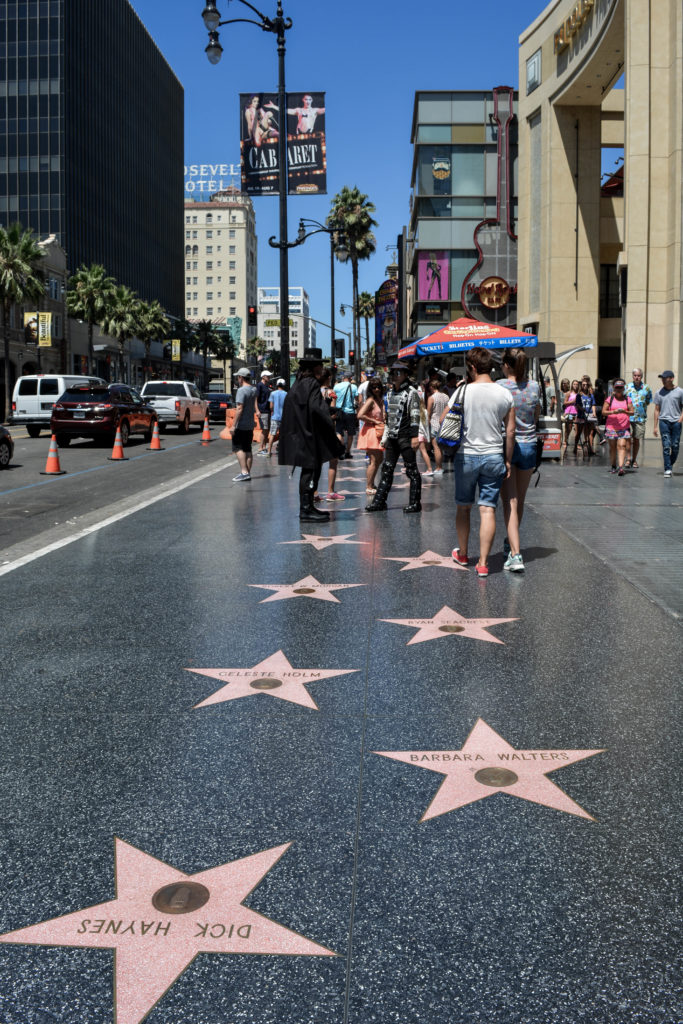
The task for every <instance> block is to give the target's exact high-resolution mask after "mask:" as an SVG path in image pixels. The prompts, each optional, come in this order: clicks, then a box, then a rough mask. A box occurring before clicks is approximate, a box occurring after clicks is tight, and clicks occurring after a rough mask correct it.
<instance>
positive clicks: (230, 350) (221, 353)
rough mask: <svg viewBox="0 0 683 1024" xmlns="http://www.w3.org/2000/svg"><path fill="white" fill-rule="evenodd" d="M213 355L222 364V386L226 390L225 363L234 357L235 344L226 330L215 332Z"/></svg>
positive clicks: (226, 369)
mask: <svg viewBox="0 0 683 1024" xmlns="http://www.w3.org/2000/svg"><path fill="white" fill-rule="evenodd" d="M213 354H214V356H215V357H216V359H218V360H219V361H220V362H221V363H222V364H223V386H224V387H225V389H226V390H227V386H228V385H227V381H228V368H227V362H228V360H229V359H233V358H234V356H235V342H234V341H233V340H232V335H231V334H230V331H229V330H227V329H224V330H217V331H216V342H215V345H214V349H213Z"/></svg>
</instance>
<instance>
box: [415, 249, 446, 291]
mask: <svg viewBox="0 0 683 1024" xmlns="http://www.w3.org/2000/svg"><path fill="white" fill-rule="evenodd" d="M448 269H449V268H448V253H447V252H443V251H442V250H440V249H439V250H436V251H435V250H433V249H423V250H420V252H418V254H417V297H418V301H419V302H447V301H448Z"/></svg>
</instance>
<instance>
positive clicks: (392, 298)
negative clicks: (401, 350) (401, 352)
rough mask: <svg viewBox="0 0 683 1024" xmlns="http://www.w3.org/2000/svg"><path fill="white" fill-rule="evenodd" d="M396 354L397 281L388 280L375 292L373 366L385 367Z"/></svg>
mask: <svg viewBox="0 0 683 1024" xmlns="http://www.w3.org/2000/svg"><path fill="white" fill-rule="evenodd" d="M397 352H398V281H396V280H395V279H394V278H389V280H387V281H385V282H384V284H382V285H380V287H379V289H378V290H377V291H376V292H375V365H376V366H387V364H388V361H389V358H390V357H393V356H395V355H396V353H397Z"/></svg>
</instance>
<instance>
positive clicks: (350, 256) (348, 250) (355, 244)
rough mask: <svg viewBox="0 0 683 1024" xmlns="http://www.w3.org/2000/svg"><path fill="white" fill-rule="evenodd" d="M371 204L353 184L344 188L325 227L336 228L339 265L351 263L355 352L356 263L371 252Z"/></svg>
mask: <svg viewBox="0 0 683 1024" xmlns="http://www.w3.org/2000/svg"><path fill="white" fill-rule="evenodd" d="M374 212H375V204H374V203H371V202H370V200H369V199H368V197H367V195H365V194H364V193H363V192H361V191H360V190H359V189H358V188H357V187H356V186H355V185H354V187H353V188H349V186H348V185H344V187H343V189H342V190H341V192H338V193H337V194H336V196H334V197H333V199H332V209H331V211H330V215H329V216H328V218H327V222H326V223H327V224H328V225H329V226H334V227H336V228H338V229H339V231H340V234H341V237H342V238H343V242H344V245H343V248H342V247H341V246H340V248H338V249H337V250H336V254H337V259H338V260H339V262H340V263H346V262H347V261H348V260H350V261H351V274H352V279H353V302H352V308H353V342H354V349H355V351H356V352H359V351H360V332H359V330H358V327H359V325H358V263H359V261H360V260H367V259H369V258H370V257H371V256H372V254H373V253H374V251H375V247H376V239H375V236H374V235H373V233H372V228H374V227H377V221H376V220H373V218H372V214H373V213H374ZM359 367H360V361H357V362H356V374H358V369H359Z"/></svg>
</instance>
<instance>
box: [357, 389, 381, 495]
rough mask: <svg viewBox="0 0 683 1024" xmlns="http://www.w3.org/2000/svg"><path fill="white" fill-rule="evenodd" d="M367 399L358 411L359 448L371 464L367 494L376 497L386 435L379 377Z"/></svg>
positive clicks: (368, 392) (367, 470) (368, 473)
mask: <svg viewBox="0 0 683 1024" xmlns="http://www.w3.org/2000/svg"><path fill="white" fill-rule="evenodd" d="M366 395H367V398H366V400H365V402H364V403H363V405H362V406H361V407H360V409H359V410H358V419H359V420H360V423H361V428H360V431H359V434H358V448H359V449H360V450H361V451H364V452H366V454H367V456H368V458H369V460H370V461H369V462H368V464H367V469H366V476H367V480H366V487H365V493H366V494H370V495H374V493H375V491H376V490H377V488H376V487H375V477H376V476H377V470H378V469H379V467H380V466H381V465H382V461H383V459H384V449H383V448H382V434H383V433H384V422H385V416H384V388H383V387H382V382H381V380H379V378H378V377H372V378H371V380H370V382H369V383H368V390H367V392H366Z"/></svg>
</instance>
